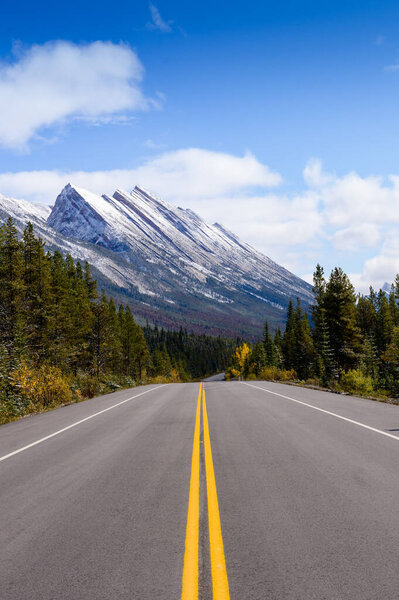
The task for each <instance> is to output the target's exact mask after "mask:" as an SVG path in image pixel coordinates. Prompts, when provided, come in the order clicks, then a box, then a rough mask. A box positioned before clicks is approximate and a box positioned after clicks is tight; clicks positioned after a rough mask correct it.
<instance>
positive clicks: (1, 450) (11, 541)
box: [0, 381, 399, 600]
mask: <svg viewBox="0 0 399 600" xmlns="http://www.w3.org/2000/svg"><path fill="white" fill-rule="evenodd" d="M204 389H205V394H202V393H199V391H200V384H199V383H196V384H173V385H159V386H147V387H142V388H136V389H132V390H124V391H120V392H116V393H114V394H110V395H108V396H103V397H101V398H97V399H93V400H89V401H87V402H82V403H80V404H76V405H72V406H68V407H64V408H60V409H58V410H54V411H51V412H48V413H46V414H43V415H37V416H33V417H29V418H25V419H22V420H21V421H18V422H15V423H11V424H9V425H4V426H2V427H0V521H1V523H0V598H1V600H36V599H40V600H61V599H62V600H114V599H115V600H125V599H126V600H127V599H129V600H132V599H137V600H155V599H161V600H162V599H165V600H168V599H170V600H172V599H173V600H179V599H180V598H184V599H185V600H186V599H189V598H190V600H191V599H192V600H196V599H197V598H198V599H202V600H208V599H209V600H211V599H212V597H213V599H214V600H228V598H231V599H233V600H255V599H256V600H267V599H271V600H280V599H281V600H302V599H303V600H311V599H314V600H341V599H345V600H394V599H399V407H398V406H392V405H388V404H382V403H378V402H373V401H368V400H362V399H357V398H353V397H346V396H339V395H336V394H329V393H323V392H317V391H313V390H307V389H304V388H297V387H293V386H287V385H279V384H272V383H270V382H250V383H239V382H233V383H226V382H219V381H207V382H205V384H204ZM204 409H205V410H204ZM212 590H213V592H212ZM212 594H213V596H212Z"/></svg>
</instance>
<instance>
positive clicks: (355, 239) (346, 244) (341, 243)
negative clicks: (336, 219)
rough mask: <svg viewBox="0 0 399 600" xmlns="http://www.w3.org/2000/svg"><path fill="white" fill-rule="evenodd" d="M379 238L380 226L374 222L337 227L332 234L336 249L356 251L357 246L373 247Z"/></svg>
mask: <svg viewBox="0 0 399 600" xmlns="http://www.w3.org/2000/svg"><path fill="white" fill-rule="evenodd" d="M380 238H381V232H380V228H379V227H378V226H377V225H375V224H374V223H361V224H360V225H353V226H352V227H346V228H345V229H338V230H337V231H335V232H334V234H333V236H332V242H333V244H334V247H335V248H337V250H342V251H346V252H357V251H358V250H359V248H360V247H361V248H374V247H375V246H376V245H377V244H378V242H379V241H380Z"/></svg>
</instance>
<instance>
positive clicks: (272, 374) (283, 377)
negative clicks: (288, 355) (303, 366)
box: [259, 367, 297, 381]
mask: <svg viewBox="0 0 399 600" xmlns="http://www.w3.org/2000/svg"><path fill="white" fill-rule="evenodd" d="M296 378H297V374H296V373H295V371H294V370H293V369H290V370H289V371H287V370H285V369H279V368H278V367H264V368H263V369H262V371H261V372H260V377H259V379H266V380H268V381H293V380H294V379H296Z"/></svg>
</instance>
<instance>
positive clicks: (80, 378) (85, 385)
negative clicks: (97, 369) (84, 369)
mask: <svg viewBox="0 0 399 600" xmlns="http://www.w3.org/2000/svg"><path fill="white" fill-rule="evenodd" d="M103 387H104V386H103V384H102V383H101V381H99V380H98V379H97V377H94V375H89V374H88V373H78V374H77V376H76V377H75V381H74V384H73V389H74V390H76V391H79V392H80V394H81V395H82V396H83V398H94V396H99V395H100V394H101V393H102V391H103Z"/></svg>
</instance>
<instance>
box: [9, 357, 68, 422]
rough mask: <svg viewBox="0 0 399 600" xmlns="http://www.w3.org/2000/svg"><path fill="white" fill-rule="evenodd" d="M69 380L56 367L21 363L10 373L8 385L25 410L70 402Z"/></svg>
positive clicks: (34, 409)
mask: <svg viewBox="0 0 399 600" xmlns="http://www.w3.org/2000/svg"><path fill="white" fill-rule="evenodd" d="M70 383H71V382H70V380H69V378H68V377H65V375H63V374H62V372H61V370H60V369H58V368H57V367H51V366H48V365H42V366H41V367H39V368H34V367H31V366H29V365H28V364H26V363H21V364H20V365H19V366H18V367H17V368H16V369H14V371H12V372H11V374H10V386H11V389H12V391H13V392H14V394H15V395H16V396H17V397H18V399H19V400H20V403H22V404H23V405H24V406H26V411H25V412H35V411H37V410H41V409H42V408H47V407H50V406H56V405H57V404H65V403H68V402H72V400H73V394H72V390H71V385H70Z"/></svg>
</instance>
